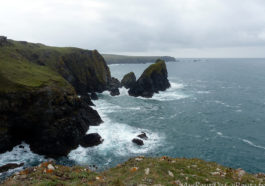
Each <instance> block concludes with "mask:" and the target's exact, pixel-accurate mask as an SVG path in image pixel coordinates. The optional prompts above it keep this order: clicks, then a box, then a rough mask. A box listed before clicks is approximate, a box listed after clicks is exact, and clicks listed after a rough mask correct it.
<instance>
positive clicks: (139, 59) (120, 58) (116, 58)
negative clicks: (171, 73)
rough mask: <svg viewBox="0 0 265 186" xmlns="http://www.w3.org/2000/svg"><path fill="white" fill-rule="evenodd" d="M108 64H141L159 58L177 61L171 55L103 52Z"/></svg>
mask: <svg viewBox="0 0 265 186" xmlns="http://www.w3.org/2000/svg"><path fill="white" fill-rule="evenodd" d="M102 56H103V57H104V59H105V60H106V62H107V64H140V63H154V62H155V61H156V60H157V59H158V58H159V59H162V60H164V61H173V62H174V61H176V59H175V58H174V57H170V56H124V55H115V54H102Z"/></svg>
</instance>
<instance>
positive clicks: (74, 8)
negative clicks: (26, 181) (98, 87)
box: [0, 0, 265, 57]
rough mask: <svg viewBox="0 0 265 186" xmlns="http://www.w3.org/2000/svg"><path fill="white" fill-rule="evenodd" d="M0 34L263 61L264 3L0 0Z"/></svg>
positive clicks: (107, 49)
mask: <svg viewBox="0 0 265 186" xmlns="http://www.w3.org/2000/svg"><path fill="white" fill-rule="evenodd" d="M0 35H6V36H8V37H9V38H12V39H15V40H26V41H31V42H40V43H44V44H47V45H55V46H75V47H80V48H85V49H98V50H99V51H100V52H101V53H115V54H130V55H172V56H175V57H265V0H108V1H107V0H0Z"/></svg>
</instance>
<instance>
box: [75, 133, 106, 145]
mask: <svg viewBox="0 0 265 186" xmlns="http://www.w3.org/2000/svg"><path fill="white" fill-rule="evenodd" d="M103 141H104V140H103V139H102V138H101V136H100V135H99V134H98V133H92V134H87V135H85V136H84V137H83V138H82V139H81V140H80V145H81V146H82V147H93V146H97V145H99V144H101V143H102V142H103Z"/></svg>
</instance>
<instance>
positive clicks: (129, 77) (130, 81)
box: [121, 72, 136, 89]
mask: <svg viewBox="0 0 265 186" xmlns="http://www.w3.org/2000/svg"><path fill="white" fill-rule="evenodd" d="M135 83H136V76H135V74H134V73H133V72H130V73H128V74H125V75H124V76H123V78H122V80H121V86H124V87H125V88H127V89H128V88H132V87H133V86H134V85H135Z"/></svg>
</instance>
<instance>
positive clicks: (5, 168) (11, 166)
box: [0, 163, 24, 173]
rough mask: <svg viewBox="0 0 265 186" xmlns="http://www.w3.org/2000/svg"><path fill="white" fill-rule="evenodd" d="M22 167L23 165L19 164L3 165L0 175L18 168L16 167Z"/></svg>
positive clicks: (0, 168)
mask: <svg viewBox="0 0 265 186" xmlns="http://www.w3.org/2000/svg"><path fill="white" fill-rule="evenodd" d="M23 165H24V163H20V164H17V163H9V164H6V165H3V166H1V167H0V173H2V172H6V171H8V170H10V169H15V168H18V167H22V166H23Z"/></svg>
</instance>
